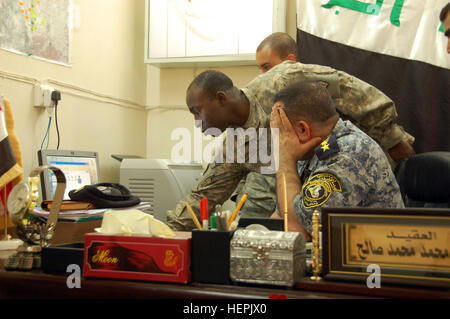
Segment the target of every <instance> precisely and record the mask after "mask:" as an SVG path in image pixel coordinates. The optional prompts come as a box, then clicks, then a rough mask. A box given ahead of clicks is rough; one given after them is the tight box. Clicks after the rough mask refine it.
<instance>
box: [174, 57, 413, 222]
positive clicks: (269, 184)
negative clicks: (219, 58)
mask: <svg viewBox="0 0 450 319" xmlns="http://www.w3.org/2000/svg"><path fill="white" fill-rule="evenodd" d="M208 73H210V74H212V73H214V74H216V75H217V74H221V72H217V71H211V70H210V71H205V72H203V73H202V74H200V75H199V76H197V77H196V79H194V81H193V82H192V83H191V85H190V86H189V88H188V90H187V104H188V107H189V109H190V111H191V113H193V114H194V116H195V118H196V119H197V120H202V121H203V123H202V124H203V126H204V127H202V129H203V131H205V130H206V129H207V128H212V127H216V128H219V129H220V130H221V131H224V130H225V129H226V128H227V127H242V128H244V129H245V128H249V127H254V128H263V127H265V128H269V127H270V115H268V113H270V110H271V108H272V105H273V98H274V96H275V94H276V93H277V92H278V91H279V90H280V89H282V88H284V87H285V86H287V85H289V84H291V83H294V82H298V81H306V82H314V81H322V82H324V83H327V85H328V90H329V92H330V94H331V96H332V98H333V101H334V103H335V104H336V108H337V110H338V112H339V113H340V115H341V117H342V118H343V119H344V120H345V119H350V120H351V121H352V122H353V123H354V124H356V125H357V126H358V127H359V128H361V129H362V130H363V131H365V132H366V133H368V134H369V135H370V136H371V137H372V138H373V139H375V140H376V141H377V142H378V143H380V144H381V145H382V147H383V149H384V150H389V149H390V148H391V147H392V146H394V145H396V144H397V143H398V142H399V141H400V140H403V139H409V140H410V141H411V143H412V141H413V140H414V138H413V137H412V136H410V135H409V134H407V133H406V132H405V131H404V130H403V129H402V128H401V127H400V126H398V125H397V124H396V123H395V121H396V119H397V112H396V110H395V105H394V103H393V102H392V100H390V99H389V98H388V97H387V96H385V95H384V94H383V93H382V92H380V91H379V90H377V89H376V88H374V87H373V86H370V85H369V84H367V83H365V82H363V81H361V80H359V79H357V78H355V77H352V76H350V75H348V74H346V73H345V72H341V71H337V70H334V69H332V68H329V67H325V66H319V65H305V64H302V63H299V62H293V61H285V62H283V63H281V64H279V65H277V66H275V67H273V68H272V69H271V70H269V71H268V72H266V73H264V74H261V75H259V76H258V77H256V78H255V79H254V80H253V81H251V82H250V83H249V84H248V85H247V86H246V87H245V88H243V89H242V90H238V89H237V88H236V87H234V86H233V84H232V82H231V80H229V79H228V80H229V82H227V83H226V85H225V84H223V83H222V86H223V87H221V86H216V87H215V92H212V91H214V90H213V89H212V87H214V83H216V82H215V81H216V79H215V78H216V76H213V75H211V76H210V77H209V78H208V80H207V81H206V80H205V79H203V80H202V81H198V79H199V78H205V74H208ZM222 76H224V75H223V74H222ZM225 77H226V76H225ZM210 91H211V92H210ZM206 92H208V94H206ZM203 95H204V96H203ZM189 97H191V99H193V98H194V97H196V98H197V99H200V97H202V100H201V103H200V102H199V101H189ZM196 103H197V104H198V103H200V104H201V105H202V110H201V111H202V112H199V110H198V109H197V108H196V107H195V105H196ZM200 104H198V105H200ZM225 110H226V111H225ZM213 118H215V119H214V120H213V121H211V120H210V119H213ZM259 164H260V163H259ZM259 170H260V166H258V165H256V164H248V163H247V164H238V163H236V162H235V163H212V164H210V165H209V166H208V168H207V169H206V171H205V173H204V175H203V177H202V179H201V180H200V182H199V184H198V185H197V187H196V188H194V190H193V191H192V193H191V194H189V195H187V196H186V197H185V198H184V199H183V200H182V201H180V203H178V205H177V206H176V207H175V209H174V210H169V211H168V219H167V221H168V224H169V225H170V226H171V227H172V228H174V229H193V228H194V227H195V225H194V223H193V222H192V220H191V219H190V217H189V214H188V213H187V211H186V208H185V202H188V203H189V204H190V205H191V206H192V208H193V210H194V212H195V213H196V214H197V215H199V211H200V208H199V205H200V204H199V202H200V200H201V198H202V197H207V198H208V200H209V202H210V205H209V206H208V207H210V208H211V212H212V209H213V208H214V207H215V205H216V204H217V203H220V204H222V203H223V202H224V201H226V200H227V199H228V198H229V196H230V195H231V194H232V192H233V191H234V190H235V189H236V187H237V185H238V184H239V182H240V181H241V180H242V179H243V178H244V177H245V176H247V174H248V173H250V172H255V173H257V174H252V175H250V177H249V179H252V180H253V182H252V183H246V185H244V188H243V189H242V190H241V192H240V195H239V196H238V198H237V200H239V199H240V197H241V196H242V195H243V193H244V192H246V190H248V191H247V192H248V194H249V196H248V198H247V201H246V203H245V205H244V207H243V211H244V214H245V215H246V216H249V215H253V216H254V215H259V216H261V215H262V216H270V214H271V213H272V212H273V211H274V210H275V206H276V204H275V189H274V185H275V182H274V177H273V176H272V178H270V177H268V178H262V177H261V175H259V176H258V174H259V173H260V171H259ZM255 188H260V190H258V191H254V189H255ZM261 188H264V189H265V191H263V190H262V189H261ZM211 212H210V213H211Z"/></svg>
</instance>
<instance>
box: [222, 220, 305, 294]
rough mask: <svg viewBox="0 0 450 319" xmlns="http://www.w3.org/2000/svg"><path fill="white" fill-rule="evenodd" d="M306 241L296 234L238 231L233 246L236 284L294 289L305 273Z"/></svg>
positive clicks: (231, 266) (231, 243) (232, 240)
mask: <svg viewBox="0 0 450 319" xmlns="http://www.w3.org/2000/svg"><path fill="white" fill-rule="evenodd" d="M305 255H306V249H305V237H304V236H303V235H302V234H300V233H297V232H282V231H261V230H247V229H237V230H236V231H235V233H234V235H233V238H232V239H231V242H230V277H231V280H232V281H234V282H244V283H256V284H269V285H279V286H293V285H294V284H295V283H296V282H298V281H299V280H300V279H301V278H302V277H303V276H304V271H305V268H304V267H305Z"/></svg>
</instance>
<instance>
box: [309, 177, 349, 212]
mask: <svg viewBox="0 0 450 319" xmlns="http://www.w3.org/2000/svg"><path fill="white" fill-rule="evenodd" d="M333 191H338V192H342V186H341V183H340V182H339V180H338V179H337V177H336V176H334V175H333V174H330V173H318V174H314V175H313V176H312V177H311V178H310V179H308V181H307V182H306V184H305V185H303V187H302V195H303V196H302V197H303V206H305V208H311V207H317V206H321V205H322V204H324V203H325V202H326V201H327V200H328V198H330V195H331V193H332V192H333Z"/></svg>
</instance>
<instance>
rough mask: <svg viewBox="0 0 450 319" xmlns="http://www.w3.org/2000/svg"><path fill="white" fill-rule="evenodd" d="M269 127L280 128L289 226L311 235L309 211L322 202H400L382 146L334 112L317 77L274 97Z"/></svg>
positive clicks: (323, 204) (378, 204)
mask: <svg viewBox="0 0 450 319" xmlns="http://www.w3.org/2000/svg"><path fill="white" fill-rule="evenodd" d="M271 127H272V128H278V129H279V143H280V147H279V153H280V155H279V159H280V162H279V163H280V166H279V169H278V171H277V174H276V180H277V199H278V207H280V208H283V205H284V200H285V198H284V194H283V192H282V187H283V186H282V183H281V181H282V176H283V175H284V176H285V179H286V193H287V196H286V203H287V212H288V229H289V230H290V231H299V232H301V233H303V235H304V236H305V237H306V239H307V240H310V239H311V237H310V234H311V232H312V214H313V212H314V210H315V209H319V210H320V208H322V207H327V206H328V207H391V208H404V204H403V200H402V197H401V194H400V189H399V186H398V184H397V181H396V179H395V176H394V174H393V172H392V170H391V168H390V165H389V162H388V160H387V158H386V155H385V154H384V153H383V151H382V149H381V148H380V146H379V145H378V144H377V143H376V142H375V141H374V140H373V139H371V138H370V137H369V136H368V135H366V134H365V133H364V132H362V131H361V130H359V129H358V128H357V127H356V126H355V125H353V124H352V123H351V122H350V121H344V120H342V119H341V118H340V117H339V114H338V113H337V112H336V109H335V106H334V103H333V100H332V99H331V97H330V95H329V93H328V91H327V89H326V88H325V87H324V86H323V85H321V84H320V83H294V84H292V85H289V86H288V87H286V88H284V89H282V90H281V91H280V92H279V93H278V94H277V95H276V97H275V104H274V106H273V111H272V121H271Z"/></svg>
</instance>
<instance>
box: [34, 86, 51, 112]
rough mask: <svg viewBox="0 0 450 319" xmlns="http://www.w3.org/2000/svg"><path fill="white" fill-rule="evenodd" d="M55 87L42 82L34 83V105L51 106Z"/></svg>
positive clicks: (40, 106)
mask: <svg viewBox="0 0 450 319" xmlns="http://www.w3.org/2000/svg"><path fill="white" fill-rule="evenodd" d="M54 90H55V89H54V88H52V87H51V86H48V85H44V84H35V85H34V106H35V107H39V108H46V107H50V106H52V92H53V91H54Z"/></svg>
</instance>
